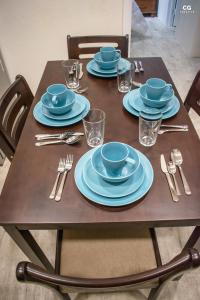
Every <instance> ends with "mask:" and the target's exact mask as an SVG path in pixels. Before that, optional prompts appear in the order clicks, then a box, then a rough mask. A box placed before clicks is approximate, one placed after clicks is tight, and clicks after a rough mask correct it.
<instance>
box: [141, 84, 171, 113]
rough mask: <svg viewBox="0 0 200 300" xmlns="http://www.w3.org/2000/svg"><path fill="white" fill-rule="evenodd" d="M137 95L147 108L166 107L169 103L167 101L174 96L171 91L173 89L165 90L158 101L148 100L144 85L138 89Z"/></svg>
mask: <svg viewBox="0 0 200 300" xmlns="http://www.w3.org/2000/svg"><path fill="white" fill-rule="evenodd" d="M139 94H140V97H141V98H142V101H143V102H144V104H146V105H147V106H150V107H155V108H161V107H163V106H165V105H167V104H168V103H169V101H171V99H172V97H173V96H174V91H173V89H167V90H166V91H165V92H164V93H163V94H162V96H161V97H160V98H159V99H157V100H153V99H149V98H148V96H147V92H146V85H145V84H144V85H143V86H141V87H140V89H139Z"/></svg>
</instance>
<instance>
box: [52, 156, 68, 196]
mask: <svg viewBox="0 0 200 300" xmlns="http://www.w3.org/2000/svg"><path fill="white" fill-rule="evenodd" d="M64 171H65V159H64V158H61V159H60V160H59V164H58V169H57V172H58V174H57V176H56V180H55V183H54V186H53V189H52V191H51V194H50V195H49V199H54V197H55V194H56V189H57V185H58V180H59V178H60V174H61V173H63V172H64Z"/></svg>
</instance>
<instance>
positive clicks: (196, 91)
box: [184, 71, 200, 115]
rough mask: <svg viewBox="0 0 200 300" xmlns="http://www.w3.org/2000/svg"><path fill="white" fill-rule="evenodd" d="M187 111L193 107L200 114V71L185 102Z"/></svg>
mask: <svg viewBox="0 0 200 300" xmlns="http://www.w3.org/2000/svg"><path fill="white" fill-rule="evenodd" d="M184 105H185V108H186V109H187V111H189V110H190V108H193V109H194V111H195V112H196V113H197V114H198V115H200V71H199V72H198V73H197V75H196V77H195V79H194V81H193V83H192V85H191V87H190V89H189V92H188V94H187V97H186V99H185V102H184Z"/></svg>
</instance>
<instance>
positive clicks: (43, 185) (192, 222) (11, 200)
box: [0, 57, 200, 271]
mask: <svg viewBox="0 0 200 300" xmlns="http://www.w3.org/2000/svg"><path fill="white" fill-rule="evenodd" d="M130 60H131V59H130ZM140 60H141V61H142V63H143V66H144V69H145V71H144V73H139V74H135V76H134V78H133V79H134V80H135V81H138V82H141V83H144V82H145V81H146V80H147V79H148V78H150V77H159V78H162V79H164V80H165V81H166V82H168V83H172V85H173V88H174V92H175V95H176V96H177V97H178V99H179V101H180V103H181V107H180V110H179V112H178V113H177V115H176V116H174V117H172V118H170V119H168V120H165V121H163V123H164V124H187V125H188V126H189V131H188V132H174V133H166V134H163V135H160V136H158V139H157V142H156V144H155V145H154V146H153V147H144V146H142V145H141V144H140V143H139V140H138V118H137V117H134V116H133V115H131V114H130V113H128V112H127V111H126V110H125V109H124V108H123V105H122V100H123V97H124V94H122V93H120V92H119V91H118V89H117V80H116V78H97V77H94V76H92V75H90V74H88V73H87V71H86V69H85V66H86V64H87V62H88V60H82V62H83V72H84V75H83V78H82V79H81V86H83V87H84V86H88V91H87V93H85V96H86V97H87V98H88V99H89V101H90V104H91V107H92V108H94V107H95V108H100V109H102V110H104V111H105V113H106V121H105V139H104V142H109V141H119V142H123V143H127V144H129V145H131V146H133V147H134V148H136V149H138V150H139V151H141V152H142V153H144V154H145V155H146V156H147V157H148V159H149V160H150V162H151V164H152V166H153V170H154V181H153V185H152V187H151V188H150V190H149V192H148V193H147V194H146V195H145V196H144V197H143V198H142V199H140V200H139V201H137V202H135V203H133V204H130V205H127V206H124V207H114V208H112V207H105V206H100V205H97V204H94V203H93V202H91V201H89V200H88V199H87V198H85V197H84V196H83V195H82V194H81V193H80V192H79V190H78V188H77V187H76V184H75V180H74V168H75V166H76V163H77V162H78V160H79V158H80V157H81V156H82V155H83V154H84V153H85V152H87V151H88V150H89V147H88V146H87V143H86V139H85V137H83V138H82V140H81V142H80V143H78V144H75V145H73V146H72V145H66V144H63V145H50V146H43V147H36V146H35V141H36V140H35V134H38V133H55V132H63V131H64V130H69V131H83V125H82V122H79V123H77V124H74V125H71V126H69V127H64V128H51V127H46V126H43V125H41V124H39V123H38V122H37V121H36V120H35V119H34V117H33V108H34V106H35V104H36V103H37V102H38V101H39V100H40V98H41V96H42V94H43V93H44V92H45V91H46V89H47V87H48V86H49V85H51V84H53V83H64V82H65V80H64V74H63V71H62V68H61V61H49V62H47V64H46V67H45V70H44V73H43V75H42V78H41V81H40V83H39V87H38V90H37V92H36V95H35V99H34V102H33V104H32V108H31V110H30V113H29V115H28V118H27V120H26V123H25V127H24V129H23V132H22V135H21V138H20V141H19V144H18V146H17V150H16V153H15V156H14V159H13V162H12V164H11V167H10V170H9V172H8V176H7V178H6V181H5V184H4V187H3V190H2V193H1V196H0V225H1V226H3V227H4V228H5V230H6V231H7V233H8V234H9V235H10V237H11V238H12V239H13V240H14V241H15V242H16V243H17V245H18V246H19V247H20V248H21V250H22V251H23V252H24V253H25V255H27V257H28V258H29V259H30V260H31V261H32V262H34V263H36V264H39V265H41V266H43V267H45V268H46V269H48V270H51V271H53V270H54V266H52V265H51V263H50V262H49V260H48V259H47V257H46V255H45V253H44V252H43V251H42V250H41V248H40V246H39V245H38V243H37V242H36V241H35V239H34V238H33V236H32V234H31V233H30V230H53V229H64V228H69V227H73V228H78V227H83V226H85V227H87V226H88V227H90V226H99V227H102V229H103V228H107V227H109V226H113V227H114V226H115V227H116V228H117V227H122V226H127V227H130V226H131V227H132V228H133V230H134V229H135V228H137V226H148V227H169V226H170V227H171V226H197V227H196V228H195V230H194V231H193V234H192V235H191V237H190V239H189V241H188V242H187V244H186V246H185V247H191V246H193V245H194V244H195V243H196V242H198V236H199V227H198V226H199V225H200V188H199V185H200V145H199V138H198V136H197V133H196V131H195V129H194V127H193V124H192V122H191V120H190V118H189V116H188V113H187V111H186V109H185V107H184V105H183V104H182V101H181V99H180V96H179V94H178V92H177V90H176V87H175V85H174V83H173V81H172V79H171V77H170V75H169V73H168V71H167V68H166V67H165V64H164V63H163V61H162V59H161V58H159V57H153V58H141V59H140ZM133 88H134V87H133ZM173 148H178V149H180V150H181V152H182V155H183V159H184V161H183V168H184V172H185V175H186V177H187V180H188V182H189V184H190V187H191V191H192V195H190V196H188V195H185V193H184V190H183V185H182V182H181V179H180V176H179V174H178V173H177V175H176V177H177V180H178V184H179V186H180V187H181V191H182V195H181V196H180V200H179V202H177V203H175V202H173V201H172V198H171V194H170V191H169V187H168V184H167V180H166V177H165V174H164V173H162V171H161V168H160V154H161V153H163V154H164V155H165V158H166V160H167V161H169V160H170V152H171V150H172V149H173ZM69 153H72V154H73V155H74V164H73V167H72V170H71V171H70V173H69V174H68V177H67V180H66V183H65V187H64V192H63V195H62V200H61V201H60V202H56V201H54V200H50V199H49V194H50V191H51V189H52V186H53V184H54V181H55V177H56V171H57V165H58V161H59V159H60V158H62V157H66V155H67V154H69Z"/></svg>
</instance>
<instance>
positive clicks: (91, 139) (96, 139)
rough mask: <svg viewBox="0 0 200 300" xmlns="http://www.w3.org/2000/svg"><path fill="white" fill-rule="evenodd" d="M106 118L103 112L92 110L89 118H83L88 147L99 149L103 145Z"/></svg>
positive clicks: (88, 115)
mask: <svg viewBox="0 0 200 300" xmlns="http://www.w3.org/2000/svg"><path fill="white" fill-rule="evenodd" d="M105 116H106V115H105V112H104V111H103V110H101V109H91V110H89V112H88V114H87V116H86V117H85V118H83V126H84V130H85V136H86V140H87V144H88V146H90V147H97V146H99V145H102V144H103V141H104V130H105Z"/></svg>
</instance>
